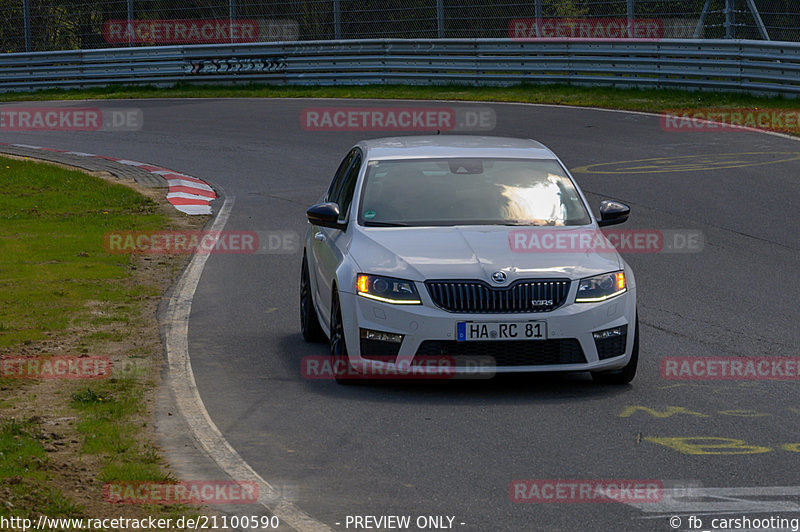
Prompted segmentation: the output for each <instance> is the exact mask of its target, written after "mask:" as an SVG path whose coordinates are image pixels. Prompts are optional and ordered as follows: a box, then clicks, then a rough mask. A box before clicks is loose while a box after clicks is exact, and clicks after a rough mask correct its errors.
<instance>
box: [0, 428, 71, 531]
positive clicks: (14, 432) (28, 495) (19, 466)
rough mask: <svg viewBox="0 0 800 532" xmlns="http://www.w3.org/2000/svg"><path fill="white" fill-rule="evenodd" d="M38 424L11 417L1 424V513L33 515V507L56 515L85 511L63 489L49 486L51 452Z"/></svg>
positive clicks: (61, 515)
mask: <svg viewBox="0 0 800 532" xmlns="http://www.w3.org/2000/svg"><path fill="white" fill-rule="evenodd" d="M38 428H39V427H38V426H37V424H36V423H34V422H31V421H28V422H20V421H17V420H16V419H11V420H7V421H5V422H3V423H2V425H0V485H2V486H3V487H4V490H5V492H4V493H3V497H2V499H3V504H0V516H3V517H25V518H29V517H30V508H31V507H33V508H35V509H36V511H38V512H41V513H43V514H45V515H48V516H52V517H71V516H76V515H78V513H79V512H80V511H81V508H80V507H79V506H76V505H74V504H73V503H72V502H70V500H69V499H68V498H67V497H65V496H64V495H63V494H62V493H61V492H60V491H59V490H57V489H53V488H51V487H48V486H47V483H46V477H47V474H46V467H47V464H48V459H47V453H46V452H45V449H44V446H43V445H42V443H41V441H40V436H39V430H38Z"/></svg>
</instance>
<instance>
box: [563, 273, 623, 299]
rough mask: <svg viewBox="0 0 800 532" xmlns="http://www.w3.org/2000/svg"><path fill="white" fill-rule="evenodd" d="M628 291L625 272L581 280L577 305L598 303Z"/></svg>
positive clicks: (576, 297)
mask: <svg viewBox="0 0 800 532" xmlns="http://www.w3.org/2000/svg"><path fill="white" fill-rule="evenodd" d="M627 291H628V285H627V282H626V281H625V272H611V273H604V274H603V275H598V276H596V277H589V278H588V279H581V282H580V284H579V285H578V295H577V296H575V303H598V302H600V301H606V300H608V299H611V298H612V297H617V296H618V295H620V294H624V293H625V292H627Z"/></svg>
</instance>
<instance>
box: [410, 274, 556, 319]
mask: <svg viewBox="0 0 800 532" xmlns="http://www.w3.org/2000/svg"><path fill="white" fill-rule="evenodd" d="M569 284H570V281H569V279H521V280H519V281H515V282H514V283H512V284H510V285H509V286H505V287H495V286H490V285H489V284H488V283H485V282H484V281H458V280H454V281H426V282H425V286H426V287H427V288H428V294H430V296H431V299H432V300H433V302H434V304H435V305H436V306H437V307H439V308H441V309H444V310H446V311H448V312H466V313H482V314H492V313H494V314H499V313H511V312H549V311H551V310H554V309H556V308H558V307H560V306H561V305H563V304H564V301H566V299H567V294H568V293H569Z"/></svg>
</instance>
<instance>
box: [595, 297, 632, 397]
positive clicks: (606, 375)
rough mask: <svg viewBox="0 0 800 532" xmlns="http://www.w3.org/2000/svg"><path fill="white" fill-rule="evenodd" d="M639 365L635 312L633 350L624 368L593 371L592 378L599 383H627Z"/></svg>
mask: <svg viewBox="0 0 800 532" xmlns="http://www.w3.org/2000/svg"><path fill="white" fill-rule="evenodd" d="M638 365H639V313H638V312H637V313H636V331H635V332H634V333H633V352H632V353H631V359H630V361H629V362H628V363H627V364H626V365H625V367H624V368H622V369H618V370H616V371H593V372H592V380H594V381H595V382H597V383H600V384H628V383H629V382H631V381H632V380H633V378H634V377H635V376H636V367H637V366H638Z"/></svg>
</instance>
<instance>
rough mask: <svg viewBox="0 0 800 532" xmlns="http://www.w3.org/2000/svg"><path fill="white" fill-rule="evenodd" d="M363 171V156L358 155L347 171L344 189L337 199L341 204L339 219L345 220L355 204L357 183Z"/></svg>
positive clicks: (343, 184)
mask: <svg viewBox="0 0 800 532" xmlns="http://www.w3.org/2000/svg"><path fill="white" fill-rule="evenodd" d="M360 171H361V154H360V153H359V154H357V155H356V156H355V158H354V159H353V163H352V164H351V165H350V169H349V170H348V171H347V175H346V176H345V178H344V182H343V183H342V188H341V190H340V191H339V194H338V195H337V197H336V203H337V204H339V213H340V216H339V219H340V220H345V219H346V218H347V212H348V211H349V210H350V205H351V204H352V203H353V193H354V192H355V191H356V181H358V174H359V172H360Z"/></svg>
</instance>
